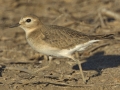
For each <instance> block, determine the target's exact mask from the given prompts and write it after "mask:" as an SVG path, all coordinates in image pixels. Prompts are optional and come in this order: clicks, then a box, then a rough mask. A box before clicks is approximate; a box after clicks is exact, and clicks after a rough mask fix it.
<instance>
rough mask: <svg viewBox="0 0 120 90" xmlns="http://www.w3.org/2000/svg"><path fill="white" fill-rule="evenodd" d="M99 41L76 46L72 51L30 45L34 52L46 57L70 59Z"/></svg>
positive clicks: (41, 45)
mask: <svg viewBox="0 0 120 90" xmlns="http://www.w3.org/2000/svg"><path fill="white" fill-rule="evenodd" d="M98 41H99V40H91V41H89V42H86V43H84V44H79V45H76V46H75V47H74V48H71V49H58V48H54V47H50V46H49V45H43V44H39V45H35V44H32V43H29V44H30V46H31V47H32V48H33V49H34V50H36V51H38V52H40V53H42V54H45V55H51V56H55V57H70V56H71V54H73V53H74V52H75V51H83V50H85V49H86V48H87V47H88V46H90V45H91V44H92V43H94V42H98Z"/></svg>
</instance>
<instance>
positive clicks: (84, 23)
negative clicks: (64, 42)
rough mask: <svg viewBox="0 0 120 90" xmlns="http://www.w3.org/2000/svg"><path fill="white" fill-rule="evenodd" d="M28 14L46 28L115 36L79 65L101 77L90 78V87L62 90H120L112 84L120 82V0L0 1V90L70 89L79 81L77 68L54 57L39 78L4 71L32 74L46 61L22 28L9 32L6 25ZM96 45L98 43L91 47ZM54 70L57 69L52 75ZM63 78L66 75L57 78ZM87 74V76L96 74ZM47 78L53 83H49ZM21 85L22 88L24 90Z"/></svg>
mask: <svg viewBox="0 0 120 90" xmlns="http://www.w3.org/2000/svg"><path fill="white" fill-rule="evenodd" d="M27 14H35V15H37V16H38V17H40V19H41V21H42V22H43V23H45V24H50V25H59V26H65V27H68V28H72V29H74V30H78V31H80V32H84V33H86V34H94V35H98V34H102V35H106V34H115V36H114V37H115V40H114V41H113V40H112V41H110V40H108V41H105V42H102V43H101V44H104V43H109V45H106V46H105V47H101V48H100V49H99V48H97V49H95V50H92V52H85V54H84V56H85V57H86V59H85V60H86V63H83V64H82V66H83V70H88V71H89V72H92V71H91V70H95V71H97V72H98V73H99V74H100V73H101V72H103V73H102V75H101V74H100V75H98V76H97V77H93V78H92V79H90V80H89V82H88V84H92V85H93V86H92V87H85V88H82V87H79V88H78V87H74V88H72V87H69V85H68V86H66V90H71V89H70V88H72V90H78V89H81V90H89V89H90V88H91V90H92V89H94V90H103V87H102V86H104V89H105V88H106V90H112V89H114V90H115V89H116V90H117V89H119V88H120V86H119V85H116V84H118V83H120V77H119V75H120V70H119V68H120V67H119V64H120V56H119V55H120V44H119V34H120V0H0V65H1V69H0V71H1V74H0V75H1V78H0V89H1V90H10V89H12V90H13V88H14V90H30V89H31V90H48V88H49V90H53V89H56V88H58V89H59V90H63V87H62V86H59V84H60V85H61V83H59V84H58V86H59V87H57V86H56V85H55V83H58V82H59V81H61V82H62V83H67V84H70V86H71V85H73V86H74V85H76V83H77V84H78V85H80V84H81V83H82V80H81V77H80V76H78V75H76V74H75V75H74V73H75V72H76V70H77V69H76V66H73V68H72V66H70V65H69V64H66V63H64V62H67V60H65V59H60V60H59V59H55V60H54V61H53V64H52V67H50V68H49V69H48V70H45V71H43V72H40V73H39V74H38V77H36V76H34V77H32V76H30V75H28V74H26V73H24V72H18V71H15V70H14V69H12V70H7V69H5V67H8V66H10V67H12V68H13V67H14V68H16V67H19V68H20V67H22V68H27V69H29V70H32V71H34V70H35V69H38V68H41V67H42V66H45V65H47V63H48V61H47V60H45V59H47V57H46V56H44V55H42V54H39V53H37V52H35V51H34V50H33V49H31V47H30V46H29V45H28V44H27V42H26V39H25V33H24V31H23V30H22V29H20V28H9V26H11V25H13V24H15V23H18V22H19V20H20V18H22V17H23V16H24V15H27ZM98 45H99V44H96V45H94V47H95V46H98ZM35 63H37V64H35ZM54 68H56V70H55V71H52V70H54ZM99 70H100V72H99ZM102 70H103V71H102ZM13 73H14V75H13ZM41 73H42V74H41ZM43 73H44V75H43ZM45 75H53V76H54V75H55V77H54V78H52V77H46V78H45ZM61 75H66V76H64V77H60V76H61ZM69 75H70V76H71V77H69ZM85 75H86V76H87V77H89V78H90V77H92V75H94V74H93V73H92V74H85ZM72 76H73V77H72ZM56 77H57V78H56ZM61 78H62V79H61ZM51 79H52V80H53V82H52V83H53V84H49V82H51ZM40 80H42V81H43V83H42V82H40ZM44 81H46V82H47V83H45V82H44ZM57 81H58V82H57ZM6 82H7V83H6ZM26 83H27V84H26ZM103 83H105V84H103ZM110 83H112V85H111V84H110ZM95 84H97V85H99V86H96V85H95ZM94 85H95V86H94ZM101 85H102V86H101ZM107 85H109V87H108V86H107ZM23 86H24V88H26V89H23ZM83 86H84V85H83ZM111 88H112V89H111Z"/></svg>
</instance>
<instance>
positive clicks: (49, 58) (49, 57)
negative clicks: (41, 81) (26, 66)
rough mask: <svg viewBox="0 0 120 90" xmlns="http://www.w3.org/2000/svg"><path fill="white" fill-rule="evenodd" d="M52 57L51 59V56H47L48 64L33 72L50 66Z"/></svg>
mask: <svg viewBox="0 0 120 90" xmlns="http://www.w3.org/2000/svg"><path fill="white" fill-rule="evenodd" d="M52 59H53V57H52V56H48V60H49V62H48V65H46V66H44V67H42V68H40V69H38V70H36V71H35V73H36V72H39V71H42V70H45V69H46V68H48V67H49V66H50V63H51V61H52Z"/></svg>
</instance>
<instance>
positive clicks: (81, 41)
mask: <svg viewBox="0 0 120 90" xmlns="http://www.w3.org/2000/svg"><path fill="white" fill-rule="evenodd" d="M10 27H11V28H14V27H20V28H22V29H23V30H24V31H25V35H26V40H27V42H28V44H29V45H30V46H31V47H32V48H33V49H34V50H35V51H37V52H39V53H42V54H45V55H47V56H49V57H56V58H69V59H72V60H74V61H75V62H77V64H78V67H79V70H80V74H81V76H82V80H83V82H84V83H86V81H87V80H86V79H85V76H84V74H83V70H82V66H81V62H80V60H79V59H78V58H76V57H75V56H74V55H73V54H74V53H75V52H81V51H84V50H86V49H87V48H88V47H89V46H90V45H92V44H93V43H95V42H99V41H101V39H107V38H113V37H111V36H112V35H87V34H85V33H82V32H79V31H77V30H73V29H70V28H67V27H63V26H57V25H46V24H44V23H43V22H41V20H40V18H39V17H38V16H36V15H33V14H30V15H24V16H23V17H22V18H21V19H20V21H19V22H18V23H16V24H14V25H11V26H10Z"/></svg>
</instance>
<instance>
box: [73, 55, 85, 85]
mask: <svg viewBox="0 0 120 90" xmlns="http://www.w3.org/2000/svg"><path fill="white" fill-rule="evenodd" d="M76 54H77V59H76V58H75V56H71V59H72V60H74V61H76V62H77V64H78V67H79V70H80V74H81V76H82V79H83V82H84V83H86V79H85V77H84V74H83V70H82V66H81V62H80V61H79V59H78V53H76Z"/></svg>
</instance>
